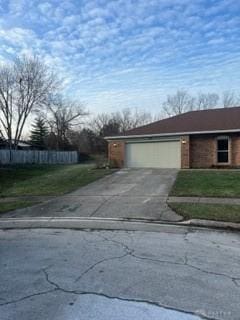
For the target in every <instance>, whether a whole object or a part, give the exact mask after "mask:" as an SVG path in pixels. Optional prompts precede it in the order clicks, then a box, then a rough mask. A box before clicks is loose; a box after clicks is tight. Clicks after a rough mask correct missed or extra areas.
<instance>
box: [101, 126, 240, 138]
mask: <svg viewBox="0 0 240 320" xmlns="http://www.w3.org/2000/svg"><path fill="white" fill-rule="evenodd" d="M234 132H240V129H231V130H210V131H189V132H173V133H171V132H169V133H155V134H135V135H125V136H108V137H104V139H105V140H109V141H111V140H119V139H120V140H122V139H133V138H152V137H171V136H184V135H193V134H211V133H219V134H221V133H234Z"/></svg>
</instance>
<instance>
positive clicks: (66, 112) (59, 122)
mask: <svg viewBox="0 0 240 320" xmlns="http://www.w3.org/2000/svg"><path fill="white" fill-rule="evenodd" d="M86 115H87V112H85V110H84V107H83V105H82V104H81V103H77V102H76V101H71V100H69V99H67V98H64V97H63V96H62V95H59V94H58V95H56V96H54V97H52V99H51V100H49V103H48V106H47V113H46V114H45V115H44V116H45V119H46V120H47V122H48V124H49V127H50V129H51V131H52V132H54V133H55V134H56V136H57V148H58V149H59V148H60V145H62V144H64V143H65V141H67V134H68V133H69V132H70V131H72V130H73V129H74V128H75V127H77V126H80V125H81V124H82V123H83V122H82V117H84V116H86Z"/></svg>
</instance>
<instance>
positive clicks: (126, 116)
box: [90, 108, 153, 133]
mask: <svg viewBox="0 0 240 320" xmlns="http://www.w3.org/2000/svg"><path fill="white" fill-rule="evenodd" d="M152 119H153V118H152V116H151V114H150V113H148V112H146V111H139V110H138V109H134V110H132V109H130V108H125V109H123V110H121V111H117V112H113V113H111V114H107V113H102V114H99V115H97V116H96V117H95V118H94V119H93V120H92V122H91V124H90V126H91V128H92V129H93V130H94V131H95V132H97V133H99V132H101V131H102V129H103V128H104V127H105V128H106V127H109V128H110V127H111V126H112V127H114V128H115V130H114V132H115V131H116V127H118V128H119V129H118V131H119V132H120V133H124V132H125V131H127V130H129V129H133V128H136V127H138V126H142V125H144V124H147V123H149V122H151V121H152ZM113 124H114V126H113ZM108 131H109V130H108Z"/></svg>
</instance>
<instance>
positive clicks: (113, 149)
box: [108, 141, 125, 168]
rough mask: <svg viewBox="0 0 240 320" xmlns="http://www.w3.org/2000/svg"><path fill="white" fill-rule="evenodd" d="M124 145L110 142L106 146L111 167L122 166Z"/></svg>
mask: <svg viewBox="0 0 240 320" xmlns="http://www.w3.org/2000/svg"><path fill="white" fill-rule="evenodd" d="M124 150H125V143H124V142H123V141H110V142H109V144H108V159H109V161H110V164H111V166H112V167H115V168H122V167H123V166H124Z"/></svg>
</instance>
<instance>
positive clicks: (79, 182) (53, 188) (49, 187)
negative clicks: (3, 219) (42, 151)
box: [0, 164, 112, 206]
mask: <svg viewBox="0 0 240 320" xmlns="http://www.w3.org/2000/svg"><path fill="white" fill-rule="evenodd" d="M111 172H112V171H111V170H107V169H94V167H93V166H91V165H81V164H77V165H31V166H30V165H25V166H12V167H10V166H5V167H0V197H16V196H44V195H54V196H59V195H62V194H64V193H67V192H70V191H73V190H75V189H77V188H79V187H82V186H84V185H86V184H88V183H90V182H93V181H95V180H96V179H99V178H101V177H103V176H105V175H107V174H110V173H111ZM1 206H2V204H1Z"/></svg>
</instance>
